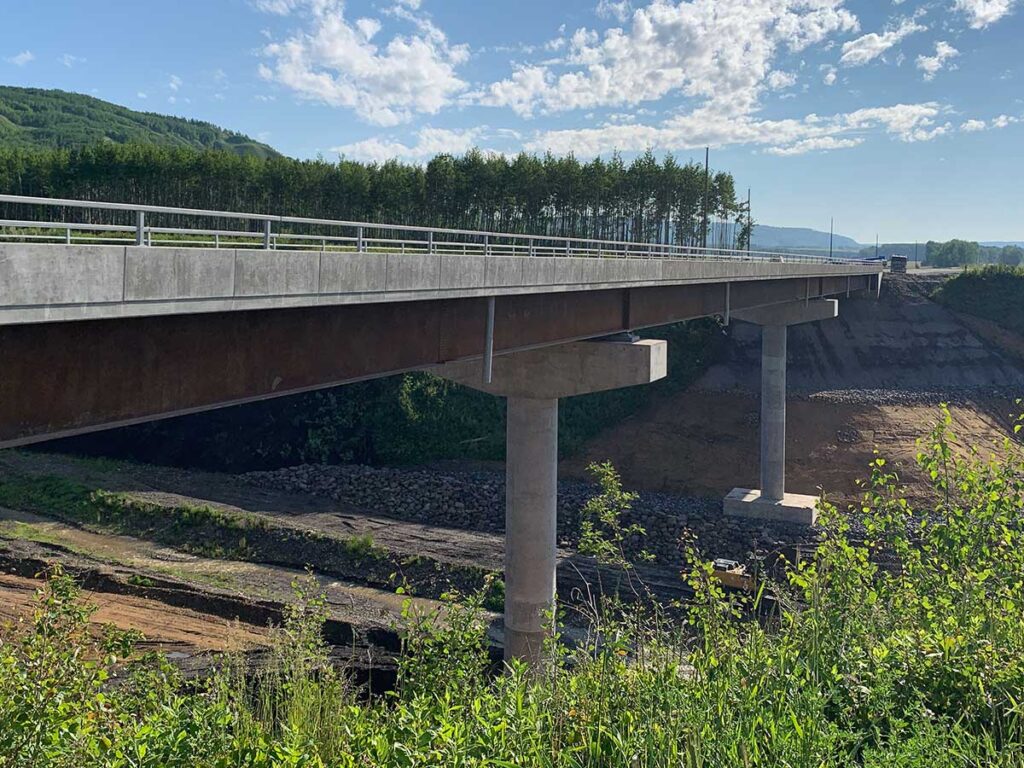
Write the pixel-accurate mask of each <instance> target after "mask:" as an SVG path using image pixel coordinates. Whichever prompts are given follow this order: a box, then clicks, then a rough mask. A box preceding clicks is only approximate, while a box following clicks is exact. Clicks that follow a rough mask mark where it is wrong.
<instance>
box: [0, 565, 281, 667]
mask: <svg viewBox="0 0 1024 768" xmlns="http://www.w3.org/2000/svg"><path fill="white" fill-rule="evenodd" d="M42 585H43V581H42V580H41V579H36V578H29V577H25V576H16V575H13V574H7V573H0V625H3V624H6V623H8V622H12V623H17V622H18V621H19V620H26V621H28V620H31V617H32V612H33V610H34V609H35V604H36V592H37V590H39V589H40V588H41V587H42ZM83 598H84V599H85V601H87V602H88V603H90V604H91V605H94V606H96V608H97V610H96V612H95V613H93V614H92V616H91V617H90V626H91V627H92V628H93V629H94V630H95V632H96V633H97V636H98V635H99V633H100V632H101V628H102V626H103V625H104V624H113V625H114V626H115V627H117V628H119V629H136V630H139V631H141V632H142V633H143V634H144V635H145V641H144V642H142V643H140V646H139V647H140V649H141V650H151V649H152V650H160V651H163V652H165V653H168V654H171V655H172V658H173V657H174V656H178V657H181V656H194V655H196V654H198V653H202V652H207V651H218V652H223V651H245V650H249V649H253V648H256V647H260V646H263V645H265V644H266V640H267V637H266V630H265V629H264V628H261V627H257V626H253V625H250V624H244V623H242V622H235V621H228V620H226V619H224V618H222V617H220V616H217V615H215V614H210V613H202V612H200V611H195V610H190V609H188V608H180V607H176V606H171V605H167V604H166V603H163V602H160V601H159V600H153V599H148V598H144V597H137V596H134V595H123V594H116V593H112V592H106V591H96V590H89V589H87V590H84V592H83Z"/></svg>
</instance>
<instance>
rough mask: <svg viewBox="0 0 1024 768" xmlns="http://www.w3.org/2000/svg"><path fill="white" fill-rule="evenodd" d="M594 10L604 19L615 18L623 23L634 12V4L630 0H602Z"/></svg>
mask: <svg viewBox="0 0 1024 768" xmlns="http://www.w3.org/2000/svg"><path fill="white" fill-rule="evenodd" d="M594 10H595V11H596V12H597V15H598V16H600V17H601V18H602V19H615V20H616V21H618V22H620V23H621V22H624V21H625V20H626V19H628V18H629V16H630V14H631V13H632V12H633V4H632V3H631V2H630V0H617V1H616V0H600V2H599V3H598V4H597V8H595V9H594Z"/></svg>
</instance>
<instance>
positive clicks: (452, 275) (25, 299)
mask: <svg viewBox="0 0 1024 768" xmlns="http://www.w3.org/2000/svg"><path fill="white" fill-rule="evenodd" d="M785 259H786V257H785V256H779V257H778V260H777V261H770V260H766V259H749V260H747V259H744V258H742V257H735V258H729V259H722V258H719V259H714V260H711V259H709V260H701V259H697V258H691V259H680V258H657V257H653V256H652V257H647V258H639V257H605V258H596V257H567V256H499V255H489V256H483V255H466V256H464V255H461V254H452V253H414V254H409V253H405V254H402V253H390V252H373V251H368V252H361V253H356V252H337V251H296V250H288V251H276V250H254V249H251V248H249V249H242V248H239V249H234V248H219V249H212V248H209V249H208V248H167V247H150V246H141V247H136V246H110V245H70V246H68V245H55V244H41V243H3V244H0V325H7V324H20V323H38V322H54V321H66V320H90V319H102V318H113V317H138V316H148V315H174V314H192V313H200V312H224V311H235V310H258V309H280V308H285V307H313V306H332V305H345V304H367V303H382V302H405V301H418V300H429V299H466V298H474V297H480V296H509V295H522V294H548V293H564V292H570V291H595V290H607V289H623V288H651V287H658V286H672V285H692V284H706V283H726V282H746V281H759V280H778V279H784V278H808V279H815V278H822V277H847V276H863V275H876V274H877V273H878V272H879V267H878V265H877V264H870V263H860V262H852V263H816V262H801V261H795V262H794V261H786V260H785Z"/></svg>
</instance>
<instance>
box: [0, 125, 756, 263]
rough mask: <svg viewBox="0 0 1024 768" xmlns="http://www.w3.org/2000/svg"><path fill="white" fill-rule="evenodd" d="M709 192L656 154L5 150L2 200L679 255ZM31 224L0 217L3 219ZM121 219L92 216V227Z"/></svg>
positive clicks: (720, 212) (742, 230) (714, 227)
mask: <svg viewBox="0 0 1024 768" xmlns="http://www.w3.org/2000/svg"><path fill="white" fill-rule="evenodd" d="M704 181H705V180H704V168H703V167H702V166H698V165H696V164H692V163H689V164H685V165H681V164H679V163H677V162H676V161H675V160H674V159H673V158H672V157H666V158H664V159H663V160H661V161H659V160H658V159H656V158H655V157H654V155H653V154H651V153H650V152H648V153H646V154H644V155H641V156H639V157H637V158H636V159H634V160H633V161H632V162H631V163H629V164H626V163H625V162H624V161H623V160H622V159H621V158H620V157H618V156H613V157H612V158H610V159H609V160H603V159H600V158H598V159H595V160H592V161H590V162H587V163H581V162H580V161H579V160H577V159H576V158H575V157H573V156H571V155H569V156H567V157H554V156H551V155H546V156H544V157H537V156H534V155H527V154H521V155H519V156H517V157H515V158H512V159H509V158H507V157H505V156H503V155H485V154H483V153H481V152H477V151H471V152H468V153H467V154H465V155H463V156H459V157H453V156H451V155H439V156H437V157H435V158H434V159H433V160H431V161H430V162H429V163H427V164H426V165H425V166H421V165H411V164H405V163H400V162H397V161H390V162H386V163H383V164H377V163H371V164H364V163H359V162H355V161H352V160H345V159H341V160H338V161H336V162H331V161H327V160H319V159H318V160H293V159H291V158H286V157H280V156H278V157H271V158H268V159H260V158H256V157H251V156H249V157H242V156H238V155H236V154H231V153H228V152H217V151H198V150H194V149H185V148H170V147H162V146H147V145H137V144H136V145H123V146H122V145H113V144H100V145H94V146H91V147H86V148H81V149H70V150H69V149H58V150H25V149H21V148H18V147H12V146H9V145H6V144H2V143H0V191H2V192H6V193H9V194H24V195H41V196H46V197H70V198H81V199H92V200H111V201H118V202H137V203H150V204H155V205H172V206H181V207H189V208H204V209H208V210H222V211H253V212H261V213H262V212H268V211H271V212H274V213H281V214H287V215H293V216H307V217H314V218H330V219H347V220H364V221H381V222H388V223H399V224H417V225H436V226H447V227H460V228H473V229H489V230H501V231H514V232H531V233H536V234H555V235H576V236H590V237H601V238H608V239H627V238H630V239H639V240H646V241H658V242H674V243H680V244H686V245H694V244H699V243H700V242H701V238H702V235H701V229H702V228H701V224H702V221H703V220H704V211H703V208H704V201H705V193H704ZM708 181H709V183H708V193H707V208H708V212H707V220H708V235H707V239H708V245H717V246H722V247H732V246H734V245H737V246H739V247H743V245H744V244H745V242H746V238H747V233H748V232H749V222H748V221H747V216H746V211H745V203H740V202H739V201H738V200H737V199H736V194H735V185H734V182H733V177H732V175H731V174H729V173H725V172H712V173H711V174H710V178H709V180H708ZM37 213H39V211H33V210H32V209H26V208H24V207H21V208H14V207H11V206H8V207H7V208H4V207H2V206H0V217H3V218H12V217H17V218H25V217H26V216H31V215H33V214H37ZM116 215H117V214H115V213H111V212H107V213H99V212H97V213H95V214H94V218H93V221H95V222H113V221H114V220H115V219H114V217H116ZM126 222H127V218H125V219H124V222H119V223H126ZM153 223H154V224H155V223H156V221H155V220H154V222H153ZM175 223H176V224H180V223H181V220H180V219H178V220H176V222H175ZM201 223H202V224H203V225H208V224H209V221H204V222H201ZM236 225H237V223H236Z"/></svg>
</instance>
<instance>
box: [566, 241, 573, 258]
mask: <svg viewBox="0 0 1024 768" xmlns="http://www.w3.org/2000/svg"><path fill="white" fill-rule="evenodd" d="M565 255H566V256H572V240H566V241H565Z"/></svg>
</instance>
